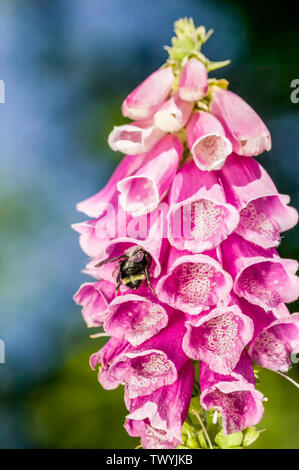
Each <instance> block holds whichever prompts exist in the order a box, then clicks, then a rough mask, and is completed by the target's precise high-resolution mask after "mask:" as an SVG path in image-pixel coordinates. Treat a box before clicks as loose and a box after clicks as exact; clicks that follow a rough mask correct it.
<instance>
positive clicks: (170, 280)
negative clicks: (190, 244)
mask: <svg viewBox="0 0 299 470" xmlns="http://www.w3.org/2000/svg"><path fill="white" fill-rule="evenodd" d="M231 288H232V279H231V276H230V275H229V274H228V273H227V272H225V271H224V270H223V268H222V266H221V264H220V263H219V258H218V256H217V253H216V251H215V250H214V251H212V252H211V251H209V252H206V253H203V254H190V253H189V252H185V251H179V250H177V249H175V248H171V249H170V252H169V256H168V269H167V272H166V274H164V276H162V277H161V278H160V280H159V281H158V284H157V287H156V292H157V295H158V297H159V299H160V300H161V301H163V302H165V303H167V304H168V305H170V306H171V307H174V308H177V309H179V310H182V311H184V312H186V313H189V314H191V315H198V314H199V313H200V312H202V311H203V310H207V309H208V308H209V307H211V306H212V305H215V304H218V303H221V302H222V301H225V300H226V298H227V296H228V294H229V292H230V290H231Z"/></svg>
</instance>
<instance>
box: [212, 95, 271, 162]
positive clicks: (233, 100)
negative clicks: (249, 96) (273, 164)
mask: <svg viewBox="0 0 299 470" xmlns="http://www.w3.org/2000/svg"><path fill="white" fill-rule="evenodd" d="M210 111H211V112H212V113H213V114H214V115H215V116H216V117H217V118H218V119H219V120H220V121H221V122H222V124H223V125H224V128H225V130H226V133H227V136H228V138H229V139H230V140H231V142H232V144H233V149H234V152H236V153H237V154H238V155H244V156H246V157H252V156H254V155H259V154H260V153H262V152H264V150H271V136H270V132H269V130H268V129H267V127H266V126H265V124H264V122H263V121H262V120H261V118H260V117H259V116H258V114H257V113H256V112H255V111H254V110H253V109H252V108H251V106H249V104H248V103H246V101H244V100H243V99H242V98H241V97H240V96H238V95H236V93H233V92H232V91H229V90H223V89H222V88H218V89H217V90H215V91H214V93H213V97H212V101H211V105H210Z"/></svg>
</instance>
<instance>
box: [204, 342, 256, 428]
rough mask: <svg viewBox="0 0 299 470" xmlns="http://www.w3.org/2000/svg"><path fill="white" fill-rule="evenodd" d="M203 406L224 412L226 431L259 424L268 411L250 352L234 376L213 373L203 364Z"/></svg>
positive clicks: (238, 365) (244, 355)
mask: <svg viewBox="0 0 299 470" xmlns="http://www.w3.org/2000/svg"><path fill="white" fill-rule="evenodd" d="M200 388H201V397H200V401H201V405H202V407H203V408H204V409H205V410H209V409H211V408H216V410H218V411H220V412H221V415H222V425H223V429H224V432H225V434H231V433H234V432H238V431H243V429H245V428H247V427H249V426H255V425H256V424H258V423H259V422H260V421H261V419H262V417H263V413H264V407H263V405H262V399H263V395H262V393H261V392H259V391H258V390H256V389H255V386H254V375H253V369H252V365H251V361H250V359H249V356H248V353H247V351H246V350H244V352H243V354H242V356H241V359H240V361H239V363H238V364H237V366H236V368H235V369H234V371H233V372H232V373H231V374H230V375H221V374H217V373H216V372H213V371H212V370H211V369H210V368H209V367H208V366H207V364H205V363H204V362H202V363H201V366H200Z"/></svg>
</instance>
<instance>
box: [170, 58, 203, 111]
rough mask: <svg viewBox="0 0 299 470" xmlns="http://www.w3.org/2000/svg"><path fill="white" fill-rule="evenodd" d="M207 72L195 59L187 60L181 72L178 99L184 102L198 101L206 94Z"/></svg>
mask: <svg viewBox="0 0 299 470" xmlns="http://www.w3.org/2000/svg"><path fill="white" fill-rule="evenodd" d="M208 88H209V84H208V72H207V69H206V67H205V66H204V64H203V63H202V62H200V61H199V60H198V59H196V58H195V57H192V59H190V60H188V62H187V64H186V65H185V67H184V68H183V70H182V74H181V77H180V83H179V91H178V93H179V97H180V98H181V99H182V100H185V101H191V102H193V101H198V100H201V99H202V98H204V97H205V95H206V94H207V92H208Z"/></svg>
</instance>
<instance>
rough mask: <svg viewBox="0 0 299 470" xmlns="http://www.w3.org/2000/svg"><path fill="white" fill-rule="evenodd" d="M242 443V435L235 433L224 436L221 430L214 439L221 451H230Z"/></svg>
mask: <svg viewBox="0 0 299 470" xmlns="http://www.w3.org/2000/svg"><path fill="white" fill-rule="evenodd" d="M242 441H243V433H241V432H235V433H233V434H228V435H225V434H224V432H223V429H221V431H219V432H218V434H217V435H216V437H215V442H216V444H218V445H219V447H220V448H221V449H231V448H235V447H240V446H241V444H242Z"/></svg>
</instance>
